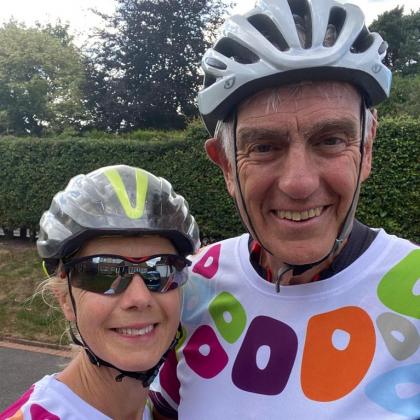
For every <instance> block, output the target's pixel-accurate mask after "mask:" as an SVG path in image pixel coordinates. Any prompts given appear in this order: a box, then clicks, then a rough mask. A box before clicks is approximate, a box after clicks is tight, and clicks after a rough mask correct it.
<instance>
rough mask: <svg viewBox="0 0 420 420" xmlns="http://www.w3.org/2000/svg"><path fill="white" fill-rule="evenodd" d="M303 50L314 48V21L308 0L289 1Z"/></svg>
mask: <svg viewBox="0 0 420 420" xmlns="http://www.w3.org/2000/svg"><path fill="white" fill-rule="evenodd" d="M287 2H288V3H289V7H290V11H291V13H292V15H293V19H294V21H295V25H296V31H297V33H298V36H299V40H300V44H301V46H302V48H305V49H308V48H311V46H312V19H311V12H310V10H311V9H310V7H309V4H308V0H287Z"/></svg>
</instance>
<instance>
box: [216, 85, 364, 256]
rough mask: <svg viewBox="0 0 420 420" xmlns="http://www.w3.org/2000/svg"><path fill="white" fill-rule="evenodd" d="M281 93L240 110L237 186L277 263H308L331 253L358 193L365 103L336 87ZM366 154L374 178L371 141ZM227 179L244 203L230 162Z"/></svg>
mask: <svg viewBox="0 0 420 420" xmlns="http://www.w3.org/2000/svg"><path fill="white" fill-rule="evenodd" d="M277 94H278V95H275V96H274V100H273V95H272V92H271V91H264V92H261V93H259V94H257V95H255V96H254V97H252V98H251V99H250V100H247V101H246V102H244V103H243V104H242V105H241V106H240V107H239V108H238V115H237V118H238V121H237V131H236V135H237V168H238V174H239V180H240V185H241V189H242V194H243V198H244V202H245V205H246V208H247V211H248V215H249V217H250V219H251V221H252V225H253V228H254V231H255V232H256V234H257V236H258V239H259V240H260V241H261V242H262V244H263V246H264V247H265V248H266V249H267V250H269V251H270V252H271V253H272V254H273V257H274V258H276V259H279V260H280V261H283V262H288V263H290V264H307V263H310V262H314V261H317V260H319V259H321V258H322V257H324V256H325V255H326V254H328V252H329V251H330V249H331V247H332V245H333V243H334V240H335V238H336V237H337V234H338V232H339V230H340V227H341V225H342V223H343V221H344V218H345V216H346V213H347V211H348V209H349V207H350V205H351V201H352V198H353V195H354V192H355V190H356V186H357V175H358V170H359V163H360V151H359V148H360V137H361V128H360V127H361V122H360V106H361V97H360V95H359V94H358V93H357V91H356V90H355V89H354V88H353V87H351V86H350V85H347V84H344V83H334V82H317V83H311V84H301V85H298V86H297V87H296V86H295V87H292V86H289V87H283V88H280V89H277ZM273 101H274V102H275V103H273ZM368 137H371V136H368ZM365 153H366V154H365V158H364V162H363V166H362V172H361V179H362V180H365V179H366V178H367V177H368V175H369V172H370V163H371V138H369V141H368V143H367V146H366V147H365ZM231 162H232V161H231ZM224 173H225V179H226V181H227V186H228V190H229V193H230V194H231V195H232V196H234V197H235V198H236V199H237V200H238V201H239V200H240V197H239V194H238V190H237V186H236V184H235V180H234V171H233V168H232V164H227V165H226V166H225V168H224Z"/></svg>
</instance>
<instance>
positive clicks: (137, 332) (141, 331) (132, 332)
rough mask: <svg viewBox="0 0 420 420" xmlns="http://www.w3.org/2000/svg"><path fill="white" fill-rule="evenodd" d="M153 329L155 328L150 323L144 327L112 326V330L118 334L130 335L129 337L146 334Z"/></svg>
mask: <svg viewBox="0 0 420 420" xmlns="http://www.w3.org/2000/svg"><path fill="white" fill-rule="evenodd" d="M154 329H155V326H154V325H152V324H151V325H148V326H147V327H144V328H113V330H114V331H115V332H117V333H118V334H121V335H126V336H130V337H133V336H141V335H146V334H149V333H151V332H152V331H153V330H154Z"/></svg>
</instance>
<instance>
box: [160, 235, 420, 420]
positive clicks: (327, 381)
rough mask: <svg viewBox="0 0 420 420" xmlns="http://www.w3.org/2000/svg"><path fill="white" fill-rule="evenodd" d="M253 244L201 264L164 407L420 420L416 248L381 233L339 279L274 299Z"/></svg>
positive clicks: (164, 388)
mask: <svg viewBox="0 0 420 420" xmlns="http://www.w3.org/2000/svg"><path fill="white" fill-rule="evenodd" d="M248 238H249V237H248V235H243V236H240V237H237V238H233V239H228V240H225V241H222V242H220V243H217V244H215V245H212V246H210V247H208V248H205V249H204V250H202V252H201V253H200V254H199V255H198V256H197V257H196V259H195V263H194V265H193V268H192V273H193V278H192V279H191V282H190V283H189V285H188V286H187V287H186V289H185V291H184V308H183V316H182V318H183V326H184V329H185V332H186V335H185V339H184V341H183V342H182V343H181V345H179V346H178V349H177V351H176V354H173V355H172V357H171V358H169V361H167V363H166V364H165V365H164V367H163V369H162V370H161V373H160V376H159V380H160V384H156V385H155V392H154V393H153V400H154V403H155V406H156V408H157V410H158V411H162V412H166V413H170V412H171V411H178V415H179V418H180V419H200V420H210V419H211V420H215V419H239V418H240V419H293V420H303V419H309V418H310V419H311V420H315V419H319V420H329V419H331V420H332V419H334V420H337V419H341V420H342V419H358V420H384V419H386V420H397V419H419V418H420V282H419V280H418V279H419V278H420V249H418V248H417V247H416V246H415V245H413V244H412V243H410V242H408V241H406V240H403V239H399V238H396V237H395V236H391V235H388V234H386V233H385V232H384V231H383V230H380V231H379V233H378V234H377V236H376V238H375V240H374V241H373V243H372V244H371V245H370V247H369V248H368V249H367V250H366V251H365V252H364V253H363V254H362V255H361V256H360V257H359V258H358V259H356V260H355V261H354V262H353V263H352V264H350V265H349V266H348V267H347V268H345V269H344V270H342V271H340V272H339V273H337V274H336V275H334V276H332V277H330V278H329V279H327V280H324V281H318V282H312V283H308V284H302V285H294V286H282V287H281V291H280V293H276V288H275V285H274V284H272V283H269V282H267V281H265V280H263V279H262V278H261V277H259V275H258V274H257V273H256V271H255V270H253V268H252V266H251V263H250V261H249V251H248ZM235 279H236V280H235ZM237 279H241V281H237ZM220 390H223V393H221V392H220ZM197 401H200V403H197ZM163 410H165V411H163Z"/></svg>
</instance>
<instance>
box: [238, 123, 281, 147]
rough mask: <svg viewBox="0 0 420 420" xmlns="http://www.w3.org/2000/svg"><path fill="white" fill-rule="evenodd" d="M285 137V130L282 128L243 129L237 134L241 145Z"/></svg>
mask: <svg viewBox="0 0 420 420" xmlns="http://www.w3.org/2000/svg"><path fill="white" fill-rule="evenodd" d="M285 136H287V130H286V129H284V128H276V129H274V128H268V127H244V128H240V129H239V130H238V133H237V137H238V139H240V141H241V143H247V142H250V141H252V140H258V139H274V138H281V137H285Z"/></svg>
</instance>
